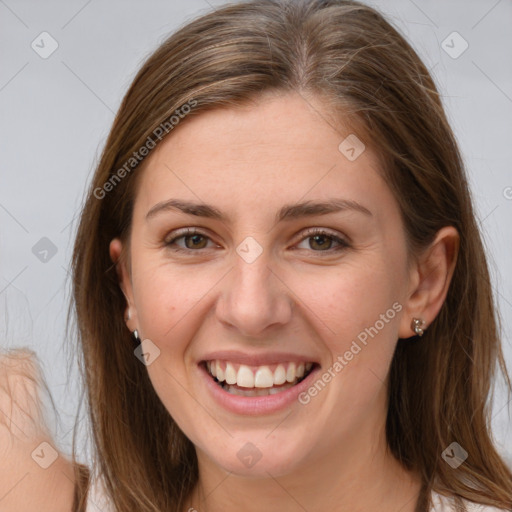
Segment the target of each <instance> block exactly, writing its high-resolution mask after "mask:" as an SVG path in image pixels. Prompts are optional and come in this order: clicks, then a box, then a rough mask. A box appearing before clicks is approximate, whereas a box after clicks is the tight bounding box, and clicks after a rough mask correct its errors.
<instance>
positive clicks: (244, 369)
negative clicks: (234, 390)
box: [236, 364, 254, 388]
mask: <svg viewBox="0 0 512 512" xmlns="http://www.w3.org/2000/svg"><path fill="white" fill-rule="evenodd" d="M236 383H237V384H238V385H239V386H240V387H242V388H253V387H254V373H252V370H251V369H250V368H249V367H248V366H245V364H241V365H240V368H239V369H238V375H237V376H236Z"/></svg>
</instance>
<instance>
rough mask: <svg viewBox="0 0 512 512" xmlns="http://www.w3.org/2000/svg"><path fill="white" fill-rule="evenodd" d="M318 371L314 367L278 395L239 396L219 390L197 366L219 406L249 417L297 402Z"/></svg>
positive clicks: (317, 368)
mask: <svg viewBox="0 0 512 512" xmlns="http://www.w3.org/2000/svg"><path fill="white" fill-rule="evenodd" d="M319 369H320V367H319V366H315V368H313V370H312V371H311V373H310V374H309V375H308V376H307V377H306V378H305V379H303V380H302V381H300V382H299V383H298V384H296V385H295V386H292V387H291V388H288V389H285V390H284V391H281V392H280V393H276V394H275V395H267V396H240V395H232V394H231V393H229V392H228V391H226V390H224V389H223V388H221V387H220V386H219V385H218V384H217V383H216V382H215V381H214V380H213V377H212V376H211V375H210V374H209V373H208V371H207V370H206V368H205V367H204V366H203V365H201V364H200V365H199V370H200V373H201V375H202V378H203V379H204V381H205V383H206V387H207V388H208V390H209V393H210V394H211V395H212V396H213V398H214V400H215V401H216V402H217V403H218V404H219V405H221V406H222V407H224V409H227V410H228V411H231V412H234V413H236V414H250V415H261V414H269V413H272V412H276V411H280V410H282V409H286V408H287V407H289V406H290V405H292V404H293V402H298V396H299V395H300V393H302V392H304V391H306V389H308V388H309V386H311V384H312V382H313V381H314V379H315V376H316V374H317V372H318V370H319Z"/></svg>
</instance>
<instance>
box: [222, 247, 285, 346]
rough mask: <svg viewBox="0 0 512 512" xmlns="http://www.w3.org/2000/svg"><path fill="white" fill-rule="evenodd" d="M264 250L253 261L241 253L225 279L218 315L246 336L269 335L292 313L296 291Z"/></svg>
mask: <svg viewBox="0 0 512 512" xmlns="http://www.w3.org/2000/svg"><path fill="white" fill-rule="evenodd" d="M264 254H265V252H264ZM264 254H262V255H261V256H260V257H259V258H258V259H257V260H256V261H253V262H252V263H247V262H246V261H244V260H243V259H242V258H240V257H238V256H237V257H236V260H235V268H234V269H233V270H232V271H231V272H229V273H228V275H227V276H226V278H225V279H223V280H222V283H223V289H222V292H221V296H220V297H219V299H218V301H217V306H216V314H217V318H218V320H219V321H220V322H222V323H223V324H225V325H228V326H229V327H230V328H231V329H236V330H237V331H238V333H239V334H240V335H242V336H247V337H259V336H263V335H266V334H267V333H269V332H270V331H271V330H272V329H278V328H279V327H282V326H284V325H286V324H287V323H288V322H289V321H290V319H291V317H292V310H293V300H292V293H291V291H290V290H289V288H287V286H286V284H285V283H284V282H283V279H282V278H281V277H280V276H279V275H278V272H276V271H275V270H272V269H271V268H270V266H269V260H268V259H267V258H266V257H265V256H264Z"/></svg>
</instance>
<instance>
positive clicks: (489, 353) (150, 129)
mask: <svg viewBox="0 0 512 512" xmlns="http://www.w3.org/2000/svg"><path fill="white" fill-rule="evenodd" d="M262 93H276V94H286V93H298V94H301V95H302V96H303V97H304V98H307V97H314V98H318V99H319V100H320V104H321V105H322V107H323V109H322V110H323V112H322V115H324V116H325V118H326V119H329V120H330V121H332V122H333V124H335V125H336V126H341V121H342V119H343V120H344V126H350V127H351V128H352V131H353V133H357V137H358V138H359V139H361V140H362V141H363V142H364V144H365V145H366V146H367V147H371V148H372V149H374V150H375V152H376V154H377V155H378V157H379V158H380V163H381V165H382V168H381V171H382V174H383V176H384V177H385V179H386V180H387V183H388V185H389V187H390V189H391V190H392V192H393V194H394V197H395V199H396V201H397V203H398V205H399V207H400V212H401V216H402V219H403V225H404V229H405V232H406V239H407V243H408V251H409V254H410V255H413V256H415V255H419V254H421V251H422V250H424V249H425V248H427V247H428V246H429V244H431V242H432V241H433V240H434V238H435V235H436V233H437V232H438V230H440V229H441V228H442V227H444V226H454V227H455V228H456V229H457V231H458V233H459V236H460V246H459V254H458V258H457V262H456V266H455V269H454V274H453V277H452V281H451V284H450V287H449V290H448V294H447V297H446V300H445V301H444V303H443V306H442V308H441V310H440V312H439V314H438V315H437V317H436V318H435V320H434V321H433V322H432V324H431V325H430V327H429V329H428V330H427V331H426V332H425V334H424V336H423V337H422V338H421V340H419V339H406V340H405V339H399V340H398V342H397V346H396V351H395V353H394V356H393V360H392V362H391V367H390V373H389V382H388V413H387V420H386V437H387V443H388V446H389V449H390V450H391V452H392V454H393V455H394V456H395V457H396V459H397V460H398V461H400V463H401V464H402V465H403V467H404V468H407V469H408V470H411V471H415V472H417V473H418V474H419V475H420V476H421V479H422V482H423V486H424V494H423V498H422V500H423V505H424V506H425V507H427V506H430V499H429V493H430V491H437V492H439V493H440V494H443V495H445V496H449V497H453V498H454V499H455V504H456V505H458V506H461V507H464V505H463V501H462V500H463V499H466V500H469V501H473V502H477V503H481V504H486V505H491V506H495V507H500V508H511V507H512V472H511V470H510V468H509V467H507V465H506V464H505V462H504V461H503V460H502V458H501V457H500V455H499V453H498V452H497V450H496V448H495V446H494V441H493V438H492V432H491V411H492V400H490V401H488V398H489V394H490V391H491V384H493V389H492V391H494V378H495V375H496V370H497V367H498V364H497V363H499V367H500V369H501V371H502V373H503V374H504V376H505V377H506V385H507V386H508V388H507V389H508V392H509V394H510V391H511V390H512V385H511V381H510V377H509V375H508V373H507V368H506V363H505V360H504V357H503V353H502V348H501V340H500V323H499V321H500V319H499V316H498V310H497V307H496V305H495V301H494V296H493V291H492V287H491V282H490V276H489V270H488V263H487V260H486V255H485V252H484V246H483V243H482V238H481V235H480V232H479V228H478V225H477V221H476V217H475V213H474V210H473V206H472V199H471V195H470V191H469V187H468V183H467V179H466V176H465V170H464V164H463V160H462V158H461V155H460V153H459V149H458V147H457V143H456V140H455V137H454V135H453V133H452V130H451V128H450V125H449V123H448V120H447V117H446V114H445V112H444V109H443V105H442V102H441V99H440V96H439V93H438V91H437V89H436V86H435V84H434V81H433V79H432V77H431V76H430V74H429V72H428V70H427V68H426V67H425V65H424V64H423V63H422V61H421V59H420V58H419V57H418V55H417V54H416V52H415V51H414V49H413V48H412V47H411V46H410V44H409V43H408V42H407V41H406V40H405V39H404V37H403V36H402V35H400V33H399V31H398V30H397V29H395V28H394V27H393V26H392V24H391V23H390V22H389V21H387V20H386V19H385V18H384V16H383V15H382V14H381V13H379V12H378V11H376V10H375V9H373V8H371V7H369V6H367V5H364V4H361V3H359V2H356V1H343V0H339V1H338V0H309V1H302V0H293V1H270V0H253V1H248V2H243V3H238V4H231V5H227V6H223V7H221V8H217V9H215V10H213V11H211V12H208V13H207V14H205V15H203V16H201V17H199V18H197V19H195V20H193V21H191V22H189V23H187V24H186V25H184V26H182V27H181V28H180V29H179V30H177V31H176V32H175V33H174V34H172V35H171V36H170V37H169V38H168V39H167V40H165V41H164V42H163V43H162V44H161V45H160V46H159V47H158V48H157V50H156V51H155V52H154V53H153V54H152V55H150V56H149V58H148V59H147V60H146V61H145V63H144V64H143V66H142V68H141V69H140V71H139V72H138V73H137V75H136V76H135V78H134V80H133V83H132V84H131V86H130V87H129V89H128V91H127V93H126V95H125V97H124V99H123V101H122V103H121V106H120V108H119V110H118V112H117V115H116V118H115V120H114V123H113V126H112V129H111V131H110V134H109V136H108V140H107V141H106V145H105V147H104V150H103V152H102V155H101V158H100V160H99V163H98V165H97V168H96V172H95V174H94V176H93V179H92V183H91V184H90V188H89V190H88V192H87V196H86V199H85V204H84V207H83V211H82V214H81V217H80V223H79V226H78V232H77V237H76V243H75V246H74V253H73V262H72V271H73V299H74V301H73V305H74V311H72V313H74V314H76V327H77V331H78V332H77V336H78V343H79V357H80V358H81V367H82V368H83V379H84V381H85V388H86V398H87V402H88V412H89V416H90V434H91V436H92V439H93V442H94V447H95V451H96V453H95V461H94V463H95V464H97V467H98V471H99V473H101V476H102V478H103V481H104V485H105V489H106V492H107V493H108V495H109V496H110V499H111V501H112V503H113V504H114V505H115V507H116V510H117V511H119V512H125V511H126V512H128V511H130V512H131V511H132V510H139V511H141V512H150V511H151V512H156V511H162V510H169V511H176V512H178V511H180V512H181V510H182V508H183V506H184V504H185V500H186V499H187V497H188V496H189V495H190V493H191V491H192V489H193V488H194V486H195V484H196V483H197V481H198V465H197V458H196V454H195V449H194V446H193V444H192V442H191V441H190V440H189V439H188V438H187V437H186V436H185V434H184V433H183V432H182V431H181V430H180V428H179V427H178V426H177V424H176V423H175V422H174V420H173V418H172V417H171V415H170V414H169V412H168V411H167V410H166V408H165V407H164V406H163V404H162V402H161V401H160V399H159V398H158V396H157V394H156V392H155V391H154V389H153V387H152V384H151V382H150V380H149V377H148V373H147V370H146V368H145V367H144V365H142V364H140V362H139V360H138V359H137V358H136V357H134V354H133V349H134V344H133V340H132V337H131V334H130V332H129V330H128V329H127V327H126V325H125V322H124V311H125V308H126V299H125V297H124V295H123V292H122V291H121V289H120V286H119V281H118V277H117V274H116V269H115V265H113V263H112V261H111V260H110V257H109V243H110V241H111V240H112V239H113V238H115V237H120V238H121V240H123V241H126V240H128V239H129V236H130V226H131V217H132V209H133V204H134V199H135V194H136V192H137V182H136V180H135V178H134V177H135V176H136V175H137V174H140V172H141V169H142V168H143V166H141V165H137V164H136V165H132V163H130V166H131V167H132V168H133V169H132V168H130V169H127V166H126V163H127V162H131V161H132V160H133V155H134V152H137V151H138V150H140V148H142V147H143V146H144V145H146V144H148V141H151V142H152V145H153V146H156V145H157V144H159V143H160V142H161V140H164V139H165V136H164V137H162V136H161V135H160V134H161V132H162V128H161V127H162V126H164V127H166V130H165V131H166V134H169V133H170V132H171V131H172V126H170V124H172V123H173V122H171V121H169V120H170V119H172V118H171V116H176V114H177V113H180V114H181V113H182V112H183V111H184V109H183V108H182V106H184V105H185V104H187V103H188V104H189V105H191V104H192V103H193V104H194V105H195V106H194V107H193V109H189V110H190V112H189V113H188V115H186V116H185V115H183V116H182V115H180V116H179V117H180V120H179V122H180V123H186V122H187V118H188V117H189V116H190V117H191V116H196V115H200V114H201V112H204V111H206V110H209V109H212V108H237V107H241V106H244V105H247V104H249V103H251V102H252V101H254V100H255V99H257V98H258V97H260V95H261V94H262ZM180 109H181V110H180ZM176 111H178V112H176ZM181 118H182V119H181ZM176 119H178V118H177V117H176ZM166 123H167V124H166ZM159 127H160V128H159ZM166 136H172V135H166ZM340 140H341V139H340ZM141 161H142V162H145V160H144V159H142V160H141ZM137 163H138V161H137ZM122 169H124V171H125V172H122ZM108 183H110V186H107V184H108ZM98 191H101V193H99V192H98ZM123 245H124V246H126V244H123ZM127 257H129V255H127ZM452 442H457V443H458V444H459V445H460V446H462V447H463V448H464V449H465V450H466V451H467V453H468V457H467V459H466V460H465V461H464V463H463V464H461V465H460V466H459V467H458V468H457V469H456V470H454V469H453V468H452V467H451V466H449V465H448V464H447V463H446V462H445V461H444V460H442V456H441V455H442V452H443V451H444V450H445V449H446V448H447V447H448V446H449V445H450V444H451V443H452ZM73 457H74V456H73ZM73 460H75V458H73ZM77 471H78V473H77V475H78V476H77V479H78V480H79V483H80V485H79V487H80V490H79V492H78V494H77V496H78V497H77V500H76V503H75V507H76V509H77V510H78V509H80V507H83V504H84V494H85V492H86V490H87V485H88V479H87V477H86V476H84V470H83V467H81V468H79V469H77ZM80 496H81V498H80ZM80 501H81V503H82V504H81V505H80V506H78V505H77V503H78V502H80ZM420 501H421V500H420ZM462 509H464V508H462ZM425 510H426V509H425Z"/></svg>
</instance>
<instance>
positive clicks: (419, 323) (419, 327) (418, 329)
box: [411, 318, 425, 336]
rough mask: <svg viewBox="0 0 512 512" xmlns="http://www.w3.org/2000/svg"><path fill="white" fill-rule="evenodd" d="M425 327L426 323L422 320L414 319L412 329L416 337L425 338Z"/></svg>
mask: <svg viewBox="0 0 512 512" xmlns="http://www.w3.org/2000/svg"><path fill="white" fill-rule="evenodd" d="M424 325H425V321H424V320H422V319H421V318H413V319H412V322H411V329H412V330H413V331H414V332H415V334H416V336H423V333H424V332H425V330H424V329H423V326H424Z"/></svg>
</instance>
